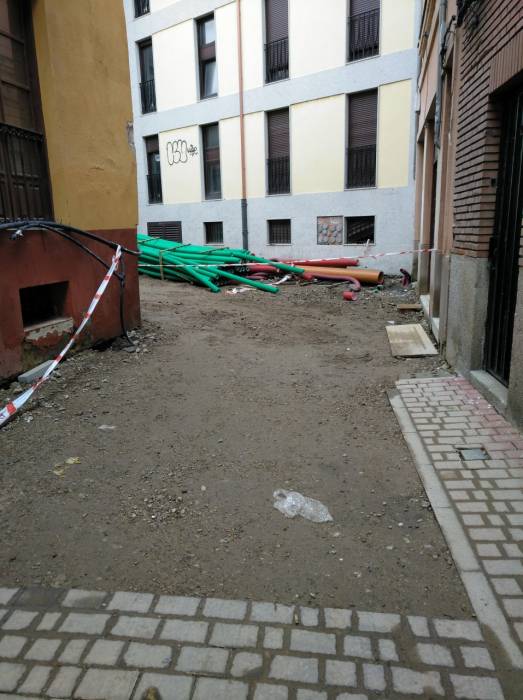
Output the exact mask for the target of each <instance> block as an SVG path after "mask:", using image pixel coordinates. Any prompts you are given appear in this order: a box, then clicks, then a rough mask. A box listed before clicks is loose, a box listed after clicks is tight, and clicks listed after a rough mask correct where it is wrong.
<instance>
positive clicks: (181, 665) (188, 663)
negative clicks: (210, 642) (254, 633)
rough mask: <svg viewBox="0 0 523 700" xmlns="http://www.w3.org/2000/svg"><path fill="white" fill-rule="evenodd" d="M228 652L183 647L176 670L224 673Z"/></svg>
mask: <svg viewBox="0 0 523 700" xmlns="http://www.w3.org/2000/svg"><path fill="white" fill-rule="evenodd" d="M228 656H229V652H228V651H226V650H225V649H208V648H207V647H183V648H182V650H181V652H180V656H179V657H178V663H177V664H176V669H177V670H178V671H187V672H190V673H192V672H201V673H224V671H225V666H226V664H227V657H228Z"/></svg>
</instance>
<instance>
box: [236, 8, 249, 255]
mask: <svg viewBox="0 0 523 700" xmlns="http://www.w3.org/2000/svg"><path fill="white" fill-rule="evenodd" d="M236 24H237V35H238V93H239V100H240V161H241V179H242V201H241V212H242V246H243V248H244V249H245V250H249V227H248V222H247V184H246V176H245V124H244V111H243V50H242V8H241V0H236Z"/></svg>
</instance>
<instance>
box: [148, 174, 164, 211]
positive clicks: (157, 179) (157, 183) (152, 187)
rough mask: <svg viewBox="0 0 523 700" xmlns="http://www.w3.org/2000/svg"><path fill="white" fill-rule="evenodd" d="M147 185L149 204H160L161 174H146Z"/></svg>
mask: <svg viewBox="0 0 523 700" xmlns="http://www.w3.org/2000/svg"><path fill="white" fill-rule="evenodd" d="M147 185H148V187H149V204H160V203H161V201H162V176H161V175H160V173H153V174H152V175H147Z"/></svg>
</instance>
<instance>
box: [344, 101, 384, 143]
mask: <svg viewBox="0 0 523 700" xmlns="http://www.w3.org/2000/svg"><path fill="white" fill-rule="evenodd" d="M377 120H378V91H377V90H369V91H368V92H359V93H355V94H353V95H349V148H359V147H361V146H374V145H375V144H376V132H377Z"/></svg>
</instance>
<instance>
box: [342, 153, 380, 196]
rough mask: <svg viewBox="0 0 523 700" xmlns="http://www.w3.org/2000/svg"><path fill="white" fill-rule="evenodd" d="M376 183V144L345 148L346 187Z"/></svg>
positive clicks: (371, 185)
mask: <svg viewBox="0 0 523 700" xmlns="http://www.w3.org/2000/svg"><path fill="white" fill-rule="evenodd" d="M375 184H376V145H373V146H359V147H357V148H347V189H350V188H352V187H374V186H375Z"/></svg>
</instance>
